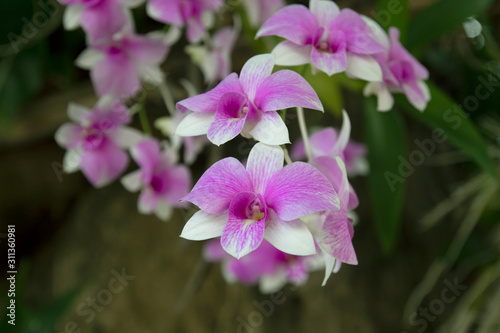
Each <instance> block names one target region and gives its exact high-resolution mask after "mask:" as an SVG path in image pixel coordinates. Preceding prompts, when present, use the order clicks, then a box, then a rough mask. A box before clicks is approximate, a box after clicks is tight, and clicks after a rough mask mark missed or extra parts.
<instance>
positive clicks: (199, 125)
mask: <svg viewBox="0 0 500 333" xmlns="http://www.w3.org/2000/svg"><path fill="white" fill-rule="evenodd" d="M214 119H215V114H213V113H204V112H192V113H190V114H188V115H187V116H186V117H184V119H182V121H181V122H180V124H179V125H178V126H177V128H176V129H175V135H179V136H198V135H204V134H207V133H208V131H209V129H210V125H211V124H212V123H213V121H214Z"/></svg>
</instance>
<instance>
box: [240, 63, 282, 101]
mask: <svg viewBox="0 0 500 333" xmlns="http://www.w3.org/2000/svg"><path fill="white" fill-rule="evenodd" d="M273 67H274V56H273V55H272V54H260V55H256V56H254V57H252V58H250V59H249V60H248V61H247V62H246V63H245V65H243V68H242V69H241V73H240V82H241V86H242V87H243V90H244V91H245V92H246V95H247V96H248V99H249V100H250V101H253V100H254V98H255V95H256V93H257V90H258V88H259V86H260V84H261V83H262V81H264V79H265V78H267V77H268V76H269V75H271V73H272V72H273Z"/></svg>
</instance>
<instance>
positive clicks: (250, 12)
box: [243, 0, 285, 27]
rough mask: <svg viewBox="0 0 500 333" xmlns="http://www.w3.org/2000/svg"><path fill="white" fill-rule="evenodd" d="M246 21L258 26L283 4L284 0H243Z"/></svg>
mask: <svg viewBox="0 0 500 333" xmlns="http://www.w3.org/2000/svg"><path fill="white" fill-rule="evenodd" d="M243 6H245V12H246V13H247V16H248V21H249V22H250V25H251V26H252V27H258V26H260V25H261V24H263V23H264V22H266V20H267V19H269V18H270V17H271V16H272V15H273V14H274V13H275V12H276V11H277V10H278V9H280V8H282V7H284V6H285V1H284V0H243Z"/></svg>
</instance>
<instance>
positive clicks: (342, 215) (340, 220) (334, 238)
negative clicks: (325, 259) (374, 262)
mask: <svg viewBox="0 0 500 333" xmlns="http://www.w3.org/2000/svg"><path fill="white" fill-rule="evenodd" d="M350 223H351V222H350V221H349V220H348V219H347V212H346V211H343V210H341V211H333V212H331V213H330V214H328V215H327V217H326V220H325V223H324V224H323V228H322V229H321V237H320V239H319V242H320V243H321V245H322V246H323V248H325V250H326V251H327V252H328V253H329V254H330V255H332V256H334V257H335V258H337V259H339V260H340V261H342V262H345V263H347V264H351V265H357V264H358V259H357V258H356V252H355V251H354V247H353V246H352V241H351V240H352V235H351V230H352V226H351V225H350Z"/></svg>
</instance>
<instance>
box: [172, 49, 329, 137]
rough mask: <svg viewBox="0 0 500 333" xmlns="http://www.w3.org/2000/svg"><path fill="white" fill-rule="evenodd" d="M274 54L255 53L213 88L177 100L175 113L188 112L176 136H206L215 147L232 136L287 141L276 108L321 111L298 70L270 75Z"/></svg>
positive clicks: (282, 71)
mask: <svg viewBox="0 0 500 333" xmlns="http://www.w3.org/2000/svg"><path fill="white" fill-rule="evenodd" d="M273 67H274V56H273V55H271V54H261V55H258V56H255V57H253V58H251V59H250V60H248V61H247V63H246V64H245V65H244V66H243V69H242V70H241V74H240V77H239V78H238V75H237V74H236V73H232V74H230V75H229V76H228V77H226V78H225V79H224V80H223V81H222V82H221V83H219V85H217V86H216V87H215V88H214V89H212V90H210V91H208V92H206V93H204V94H201V95H198V96H194V97H190V98H187V99H185V100H182V101H180V102H178V103H177V109H179V111H181V112H185V111H193V112H192V113H190V114H188V115H187V116H186V118H184V120H183V121H182V122H181V123H180V124H179V126H178V127H177V130H176V134H177V135H180V136H195V135H203V134H207V136H208V139H209V140H210V141H211V142H212V143H214V144H216V145H221V144H223V143H226V142H228V141H229V140H231V139H233V138H235V137H236V136H237V135H238V134H240V133H241V134H242V135H243V136H245V137H253V138H254V139H255V140H257V141H260V142H263V143H265V144H269V145H281V144H285V143H290V140H289V137H288V128H287V127H286V125H285V123H284V122H283V120H282V119H281V117H280V115H279V114H278V113H277V112H276V110H280V109H286V108H290V107H305V108H310V109H316V110H321V111H323V106H322V104H321V102H320V100H319V98H318V95H316V92H315V91H314V89H313V88H312V87H311V86H310V85H309V83H307V81H306V80H304V78H303V77H302V76H300V75H299V74H297V73H295V72H293V71H290V70H281V71H278V72H276V73H274V74H271V73H272V70H273Z"/></svg>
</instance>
